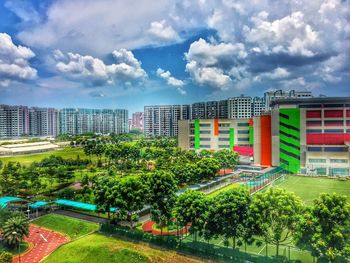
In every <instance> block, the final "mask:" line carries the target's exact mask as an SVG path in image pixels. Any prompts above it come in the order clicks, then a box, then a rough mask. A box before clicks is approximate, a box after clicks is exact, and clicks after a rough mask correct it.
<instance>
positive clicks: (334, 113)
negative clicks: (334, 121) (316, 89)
mask: <svg viewBox="0 0 350 263" xmlns="http://www.w3.org/2000/svg"><path fill="white" fill-rule="evenodd" d="M324 117H325V118H339V117H343V110H325V111H324Z"/></svg>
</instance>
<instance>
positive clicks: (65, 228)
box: [32, 214, 99, 239]
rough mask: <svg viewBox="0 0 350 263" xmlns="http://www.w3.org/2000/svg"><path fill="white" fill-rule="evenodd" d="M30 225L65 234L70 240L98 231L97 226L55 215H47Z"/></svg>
mask: <svg viewBox="0 0 350 263" xmlns="http://www.w3.org/2000/svg"><path fill="white" fill-rule="evenodd" d="M32 223H33V224H35V225H38V226H42V227H45V228H48V229H51V230H54V231H57V232H60V233H62V234H65V235H67V236H69V237H70V238H71V239H76V238H78V237H80V236H83V235H85V234H88V233H90V232H93V231H96V230H98V229H99V225H98V224H93V223H89V222H85V221H81V220H78V219H73V218H70V217H66V216H61V215H56V214H48V215H45V216H42V217H39V218H38V219H35V220H34V221H33V222H32Z"/></svg>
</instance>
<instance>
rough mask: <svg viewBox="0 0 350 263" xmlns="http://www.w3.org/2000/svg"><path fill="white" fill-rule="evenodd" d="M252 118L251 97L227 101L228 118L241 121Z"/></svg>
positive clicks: (242, 96)
mask: <svg viewBox="0 0 350 263" xmlns="http://www.w3.org/2000/svg"><path fill="white" fill-rule="evenodd" d="M251 116H252V97H247V96H244V95H241V96H240V97H233V98H229V99H228V118H229V119H243V118H250V117H251Z"/></svg>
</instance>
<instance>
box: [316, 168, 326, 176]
mask: <svg viewBox="0 0 350 263" xmlns="http://www.w3.org/2000/svg"><path fill="white" fill-rule="evenodd" d="M315 170H316V174H317V175H327V168H324V167H317V168H316V169H315Z"/></svg>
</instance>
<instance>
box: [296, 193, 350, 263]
mask: <svg viewBox="0 0 350 263" xmlns="http://www.w3.org/2000/svg"><path fill="white" fill-rule="evenodd" d="M297 244H298V245H299V246H300V247H302V248H306V249H309V250H311V251H312V254H313V255H314V256H316V257H325V258H326V259H327V260H328V261H329V262H334V261H335V260H336V259H337V258H341V257H344V258H347V257H349V256H350V204H349V203H348V202H347V199H346V197H345V196H340V195H338V194H335V193H334V194H321V195H320V197H319V198H317V199H315V200H314V203H313V206H312V207H310V208H309V209H308V210H307V212H306V213H304V216H303V217H302V219H301V221H300V225H299V231H298V235H297ZM343 260H344V259H343Z"/></svg>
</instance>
